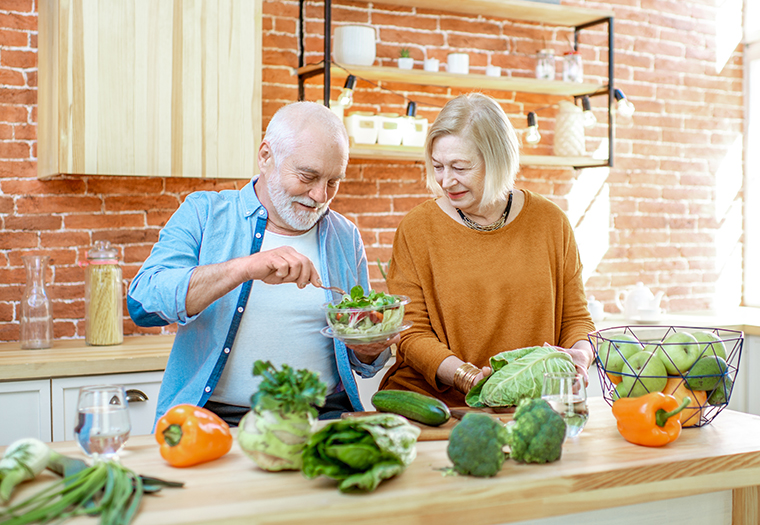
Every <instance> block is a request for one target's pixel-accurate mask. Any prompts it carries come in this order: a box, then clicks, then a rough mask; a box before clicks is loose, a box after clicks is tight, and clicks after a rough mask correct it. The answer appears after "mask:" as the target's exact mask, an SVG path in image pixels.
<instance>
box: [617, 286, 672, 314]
mask: <svg viewBox="0 0 760 525" xmlns="http://www.w3.org/2000/svg"><path fill="white" fill-rule="evenodd" d="M663 294H664V292H657V295H655V294H653V293H652V291H651V290H650V289H649V288H647V287H646V286H644V283H641V282H638V283H636V286H635V287H633V288H631V289H628V290H624V291H622V292H620V293H619V294H618V295H617V297H615V303H616V304H617V307H618V308H620V311H621V312H623V316H624V317H625V319H626V320H628V321H635V320H637V319H638V318H639V315H640V312H639V310H641V311H647V312H652V311H659V309H660V300H662V296H663ZM621 297H622V301H621ZM623 301H624V302H625V305H624V304H623Z"/></svg>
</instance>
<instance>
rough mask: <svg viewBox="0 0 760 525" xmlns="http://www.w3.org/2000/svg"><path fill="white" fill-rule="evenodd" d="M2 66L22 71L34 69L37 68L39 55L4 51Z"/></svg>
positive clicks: (29, 52)
mask: <svg viewBox="0 0 760 525" xmlns="http://www.w3.org/2000/svg"><path fill="white" fill-rule="evenodd" d="M0 65H2V66H4V67H14V68H22V69H29V68H33V67H36V66H37V53H33V52H31V51H16V50H10V49H4V50H3V53H2V55H0Z"/></svg>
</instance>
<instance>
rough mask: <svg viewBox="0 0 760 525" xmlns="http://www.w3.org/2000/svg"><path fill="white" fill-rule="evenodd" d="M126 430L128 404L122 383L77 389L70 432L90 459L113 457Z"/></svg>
mask: <svg viewBox="0 0 760 525" xmlns="http://www.w3.org/2000/svg"><path fill="white" fill-rule="evenodd" d="M130 430H131V425H130V422H129V407H128V405H127V395H126V393H125V391H124V387H123V386H120V385H99V386H88V387H82V388H80V389H79V401H78V403H77V422H76V426H75V427H74V435H75V438H76V441H77V444H78V445H79V448H81V449H82V452H84V453H85V454H86V455H87V456H88V457H89V458H91V459H92V460H93V461H97V460H99V459H105V460H109V459H117V455H118V453H119V451H121V449H122V448H123V447H124V443H126V441H127V438H129V431H130Z"/></svg>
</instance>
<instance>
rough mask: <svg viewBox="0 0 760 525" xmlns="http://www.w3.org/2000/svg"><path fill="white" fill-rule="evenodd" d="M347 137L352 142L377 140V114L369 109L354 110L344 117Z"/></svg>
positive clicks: (364, 142)
mask: <svg viewBox="0 0 760 525" xmlns="http://www.w3.org/2000/svg"><path fill="white" fill-rule="evenodd" d="M344 123H345V125H346V131H348V137H349V139H351V140H352V141H353V142H354V144H374V143H375V142H377V133H378V116H377V115H374V114H372V113H370V112H369V111H354V112H352V113H349V115H348V116H347V117H346V118H345V119H344Z"/></svg>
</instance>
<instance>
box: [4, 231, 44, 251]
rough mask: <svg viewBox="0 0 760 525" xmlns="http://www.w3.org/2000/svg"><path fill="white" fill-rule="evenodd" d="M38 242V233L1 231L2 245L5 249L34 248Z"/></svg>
mask: <svg viewBox="0 0 760 525" xmlns="http://www.w3.org/2000/svg"><path fill="white" fill-rule="evenodd" d="M37 242H38V240H37V234H36V233H27V232H24V233H22V232H9V231H0V246H2V249H3V250H8V249H10V248H13V249H19V248H34V247H36V246H37Z"/></svg>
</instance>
